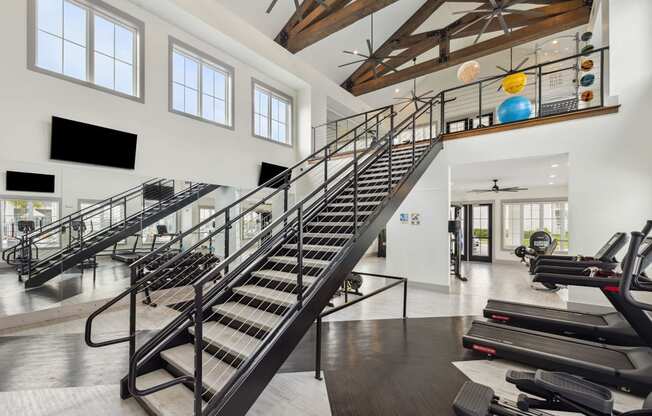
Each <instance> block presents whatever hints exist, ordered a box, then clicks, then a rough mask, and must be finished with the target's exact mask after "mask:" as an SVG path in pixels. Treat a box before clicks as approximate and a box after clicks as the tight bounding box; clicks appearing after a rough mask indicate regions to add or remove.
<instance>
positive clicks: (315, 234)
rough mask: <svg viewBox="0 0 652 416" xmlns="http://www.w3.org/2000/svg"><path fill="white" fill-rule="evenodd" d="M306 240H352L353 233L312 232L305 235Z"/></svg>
mask: <svg viewBox="0 0 652 416" xmlns="http://www.w3.org/2000/svg"><path fill="white" fill-rule="evenodd" d="M303 236H304V237H305V238H351V237H352V236H353V234H352V233H324V232H310V233H303Z"/></svg>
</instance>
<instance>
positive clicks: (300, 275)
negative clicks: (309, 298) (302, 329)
mask: <svg viewBox="0 0 652 416" xmlns="http://www.w3.org/2000/svg"><path fill="white" fill-rule="evenodd" d="M297 224H298V226H299V230H298V233H297V306H298V307H299V309H301V308H303V205H299V207H298V208H297Z"/></svg>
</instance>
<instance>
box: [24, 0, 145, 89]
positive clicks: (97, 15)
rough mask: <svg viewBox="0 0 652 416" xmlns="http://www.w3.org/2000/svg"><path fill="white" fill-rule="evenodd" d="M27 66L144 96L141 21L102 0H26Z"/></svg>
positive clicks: (142, 28)
mask: <svg viewBox="0 0 652 416" xmlns="http://www.w3.org/2000/svg"><path fill="white" fill-rule="evenodd" d="M30 22H31V27H30V29H29V30H30V33H33V39H34V41H33V46H32V50H31V51H30V63H29V67H30V69H34V70H37V71H40V72H45V73H47V74H50V75H55V76H59V77H62V78H64V79H67V80H71V81H75V82H78V83H82V84H84V85H90V86H93V87H95V88H98V89H101V90H103V91H109V92H112V93H115V94H118V95H121V96H126V97H129V98H132V99H137V100H138V101H141V102H142V101H143V94H142V86H143V84H144V72H143V68H142V61H143V47H142V41H143V35H142V34H143V32H144V25H143V23H142V22H140V21H138V20H136V19H134V18H132V17H130V16H128V15H125V14H124V13H122V12H120V11H119V10H116V9H114V8H113V7H111V6H109V5H107V4H105V3H104V2H102V1H101V0H30Z"/></svg>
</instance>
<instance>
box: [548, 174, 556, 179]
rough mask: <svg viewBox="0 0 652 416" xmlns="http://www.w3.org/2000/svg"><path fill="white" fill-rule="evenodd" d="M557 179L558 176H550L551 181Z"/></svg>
mask: <svg viewBox="0 0 652 416" xmlns="http://www.w3.org/2000/svg"><path fill="white" fill-rule="evenodd" d="M556 177H557V175H550V176H549V178H550V179H555V178H556Z"/></svg>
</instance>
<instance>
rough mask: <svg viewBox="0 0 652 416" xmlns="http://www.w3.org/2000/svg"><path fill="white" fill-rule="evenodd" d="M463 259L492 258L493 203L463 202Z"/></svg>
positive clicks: (481, 259) (489, 260)
mask: <svg viewBox="0 0 652 416" xmlns="http://www.w3.org/2000/svg"><path fill="white" fill-rule="evenodd" d="M460 217H461V218H460V219H461V220H462V224H463V227H462V232H463V238H464V240H463V241H465V244H464V247H463V250H462V260H464V261H484V262H488V263H491V261H492V260H493V254H492V253H493V205H492V204H465V205H464V209H463V210H462V211H461V215H460Z"/></svg>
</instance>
